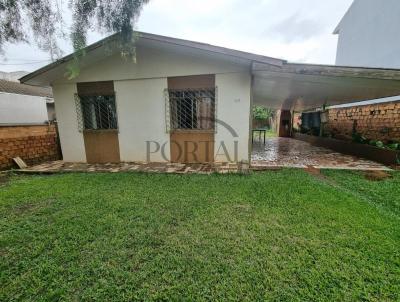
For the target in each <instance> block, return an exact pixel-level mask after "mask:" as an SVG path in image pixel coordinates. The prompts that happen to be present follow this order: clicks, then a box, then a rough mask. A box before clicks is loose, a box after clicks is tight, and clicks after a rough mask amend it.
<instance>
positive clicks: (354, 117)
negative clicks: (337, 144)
mask: <svg viewBox="0 0 400 302" xmlns="http://www.w3.org/2000/svg"><path fill="white" fill-rule="evenodd" d="M353 128H354V129H355V130H356V131H357V132H358V133H361V134H362V135H363V136H365V137H366V138H368V139H377V140H383V141H388V140H394V141H400V101H397V102H391V103H382V104H374V105H366V106H357V107H348V108H337V109H329V112H328V123H327V125H326V126H325V132H328V133H332V134H334V135H336V136H343V137H349V138H351V135H352V133H353Z"/></svg>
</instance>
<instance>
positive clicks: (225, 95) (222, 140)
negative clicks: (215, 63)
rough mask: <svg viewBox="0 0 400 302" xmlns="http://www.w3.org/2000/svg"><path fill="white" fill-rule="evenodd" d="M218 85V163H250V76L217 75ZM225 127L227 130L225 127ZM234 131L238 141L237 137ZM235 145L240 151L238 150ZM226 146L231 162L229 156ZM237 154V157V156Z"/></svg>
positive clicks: (238, 74)
mask: <svg viewBox="0 0 400 302" xmlns="http://www.w3.org/2000/svg"><path fill="white" fill-rule="evenodd" d="M215 83H216V86H217V89H218V103H217V119H218V122H217V133H216V135H215V160H216V161H217V162H221V161H222V162H223V161H228V160H229V159H230V160H231V161H234V160H235V158H234V157H235V156H236V157H237V158H236V160H237V161H248V160H249V131H250V130H249V127H250V120H249V116H250V93H251V76H250V73H225V74H217V75H216V77H215ZM225 124H226V125H227V126H225ZM229 127H232V129H233V130H234V132H235V133H236V134H237V137H233V135H232V133H231V131H229ZM235 142H237V149H236V150H235ZM223 144H224V145H225V146H226V149H227V151H228V152H227V153H228V155H229V157H230V158H227V156H225V153H226V152H225V150H224V148H223V146H222V145H223ZM235 154H236V155H235Z"/></svg>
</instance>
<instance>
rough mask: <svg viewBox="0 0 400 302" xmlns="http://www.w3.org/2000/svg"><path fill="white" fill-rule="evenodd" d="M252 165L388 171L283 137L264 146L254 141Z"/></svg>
mask: <svg viewBox="0 0 400 302" xmlns="http://www.w3.org/2000/svg"><path fill="white" fill-rule="evenodd" d="M251 158H252V166H253V167H255V168H259V169H260V168H262V167H265V168H268V167H294V168H307V167H310V166H311V167H314V168H317V169H325V168H329V169H348V170H390V169H389V168H388V167H386V166H384V165H382V164H379V163H376V162H373V161H370V160H366V159H362V158H358V157H355V156H351V155H345V154H342V153H338V152H335V151H332V150H330V149H326V148H322V147H315V146H313V145H311V144H309V143H307V142H304V141H300V140H296V139H293V138H286V137H275V138H269V139H268V140H267V141H266V144H265V145H264V144H263V143H262V142H254V144H253V152H252V156H251Z"/></svg>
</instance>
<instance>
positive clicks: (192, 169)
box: [19, 137, 390, 174]
mask: <svg viewBox="0 0 400 302" xmlns="http://www.w3.org/2000/svg"><path fill="white" fill-rule="evenodd" d="M246 166H247V165H246ZM251 166H252V167H251V168H252V169H254V170H268V169H275V168H282V167H290V168H310V167H313V168H316V169H324V168H329V169H349V170H365V171H371V170H372V171H375V170H390V169H389V168H388V167H385V166H384V165H381V164H379V163H376V162H373V161H369V160H365V159H361V158H357V157H354V156H350V155H345V154H341V153H337V152H334V151H332V150H329V149H325V148H320V147H315V146H312V145H311V144H309V143H307V142H303V141H299V140H295V139H292V138H282V137H280V138H270V139H268V140H267V141H266V144H265V145H264V144H263V143H260V142H257V141H255V142H254V145H253V152H252V165H251ZM19 171H21V172H25V173H56V172H132V171H135V172H153V173H177V174H190V173H198V174H210V173H237V172H241V171H243V172H246V171H248V169H246V167H245V166H242V165H241V164H234V163H215V164H178V163H119V164H85V163H66V162H63V161H53V162H47V163H44V164H41V165H36V166H32V167H28V168H26V169H23V170H19Z"/></svg>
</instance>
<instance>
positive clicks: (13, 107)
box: [0, 73, 61, 170]
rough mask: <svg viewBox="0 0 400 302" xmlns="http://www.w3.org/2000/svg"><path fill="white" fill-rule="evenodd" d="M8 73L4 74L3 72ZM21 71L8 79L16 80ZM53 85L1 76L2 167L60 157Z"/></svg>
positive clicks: (6, 167) (0, 139) (0, 162)
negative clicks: (14, 160)
mask: <svg viewBox="0 0 400 302" xmlns="http://www.w3.org/2000/svg"><path fill="white" fill-rule="evenodd" d="M3 75H4V73H3ZM15 76H18V73H17V74H12V75H11V77H7V78H8V79H11V80H14V79H15ZM53 120H55V110H54V100H53V94H52V91H51V88H49V87H48V88H44V87H35V86H30V85H25V84H20V83H18V82H15V81H8V80H2V79H0V170H4V169H10V168H13V167H16V165H15V163H14V162H13V158H16V157H20V158H22V160H24V161H25V162H26V163H27V164H37V163H41V162H44V161H49V160H57V159H60V157H61V155H60V148H59V143H58V138H57V129H56V125H55V124H53V123H50V121H53Z"/></svg>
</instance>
